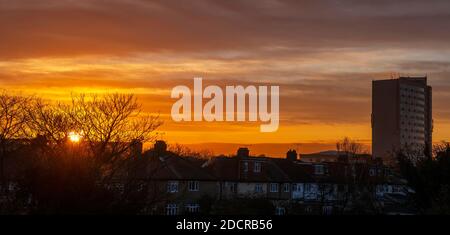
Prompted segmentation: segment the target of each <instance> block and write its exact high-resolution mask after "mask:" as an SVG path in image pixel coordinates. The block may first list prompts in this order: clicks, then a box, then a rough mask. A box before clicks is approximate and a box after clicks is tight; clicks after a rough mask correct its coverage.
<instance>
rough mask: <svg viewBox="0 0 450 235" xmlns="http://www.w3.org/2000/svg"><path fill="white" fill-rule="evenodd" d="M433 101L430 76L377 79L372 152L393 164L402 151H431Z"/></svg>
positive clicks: (373, 109)
mask: <svg viewBox="0 0 450 235" xmlns="http://www.w3.org/2000/svg"><path fill="white" fill-rule="evenodd" d="M431 101H432V99H431V87H430V86H428V85H427V77H399V78H398V79H389V80H378V81H373V82H372V155H373V156H374V157H381V158H383V161H384V162H385V163H387V164H392V163H393V161H392V160H393V157H395V153H397V152H398V151H408V152H416V153H419V152H421V151H423V149H428V150H430V151H431V143H432V138H431V136H432V129H433V128H432V112H431V104H432V103H431ZM422 153H423V152H422Z"/></svg>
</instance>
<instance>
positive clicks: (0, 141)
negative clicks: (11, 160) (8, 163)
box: [0, 91, 31, 193]
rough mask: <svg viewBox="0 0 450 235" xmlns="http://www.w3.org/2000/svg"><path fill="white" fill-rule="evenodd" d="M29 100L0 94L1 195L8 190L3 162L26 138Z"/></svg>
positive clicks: (18, 96) (4, 93)
mask: <svg viewBox="0 0 450 235" xmlns="http://www.w3.org/2000/svg"><path fill="white" fill-rule="evenodd" d="M30 99H31V98H28V97H24V96H20V95H9V94H7V93H6V92H5V91H2V92H1V93H0V180H1V182H0V183H1V185H0V186H1V190H2V192H3V193H5V192H6V190H8V188H7V187H6V186H7V182H6V178H5V177H6V176H5V160H6V158H7V157H9V155H10V154H11V153H12V152H14V151H15V150H17V148H19V147H21V146H22V143H21V141H24V140H25V138H26V137H28V134H29V133H28V130H27V126H26V124H27V121H28V118H27V115H26V112H25V110H26V109H27V103H28V102H29V101H30Z"/></svg>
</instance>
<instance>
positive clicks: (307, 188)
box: [305, 184, 311, 192]
mask: <svg viewBox="0 0 450 235" xmlns="http://www.w3.org/2000/svg"><path fill="white" fill-rule="evenodd" d="M305 191H306V192H309V191H311V184H305Z"/></svg>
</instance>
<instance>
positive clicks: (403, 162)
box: [398, 142, 450, 214]
mask: <svg viewBox="0 0 450 235" xmlns="http://www.w3.org/2000/svg"><path fill="white" fill-rule="evenodd" d="M432 153H433V155H430V151H428V150H426V149H425V151H424V154H420V155H421V156H425V157H422V158H419V160H418V161H415V160H414V159H418V158H417V156H411V155H410V154H407V153H406V154H405V153H400V154H399V155H398V168H399V170H400V173H401V174H402V176H403V177H404V178H405V179H406V180H407V181H408V184H409V185H410V186H411V187H412V189H414V191H415V193H414V194H412V195H413V203H415V207H416V208H417V209H418V210H419V213H421V214H450V143H448V142H443V143H441V144H437V145H435V146H434V147H433V151H432ZM416 155H417V153H416Z"/></svg>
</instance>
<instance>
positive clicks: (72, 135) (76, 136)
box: [68, 131, 81, 143]
mask: <svg viewBox="0 0 450 235" xmlns="http://www.w3.org/2000/svg"><path fill="white" fill-rule="evenodd" d="M68 136H69V140H70V141H71V142H74V143H78V142H80V140H81V135H80V134H78V133H76V132H74V131H71V132H69V135H68Z"/></svg>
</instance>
